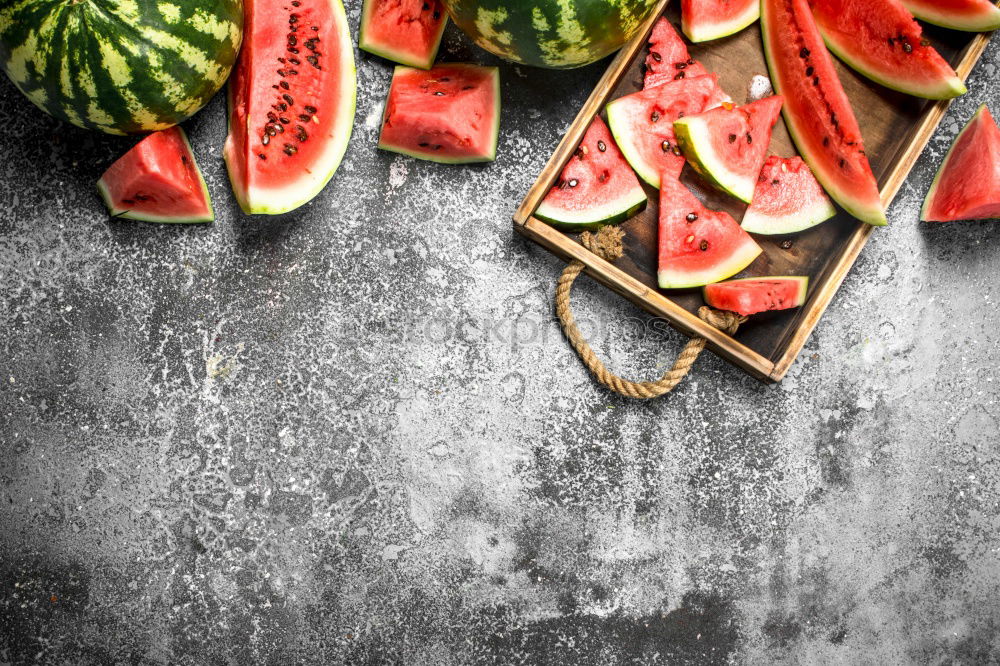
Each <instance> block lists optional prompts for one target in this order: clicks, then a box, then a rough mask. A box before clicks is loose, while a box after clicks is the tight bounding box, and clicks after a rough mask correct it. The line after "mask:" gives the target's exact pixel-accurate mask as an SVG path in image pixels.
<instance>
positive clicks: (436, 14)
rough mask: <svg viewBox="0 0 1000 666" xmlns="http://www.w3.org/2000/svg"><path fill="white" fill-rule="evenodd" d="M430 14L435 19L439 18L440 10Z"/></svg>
mask: <svg viewBox="0 0 1000 666" xmlns="http://www.w3.org/2000/svg"><path fill="white" fill-rule="evenodd" d="M431 16H432V17H433V18H434V20H435V21H437V20H438V19H439V18H441V12H434V13H433V14H432V15H431Z"/></svg>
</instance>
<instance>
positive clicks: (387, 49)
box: [358, 0, 448, 69]
mask: <svg viewBox="0 0 1000 666" xmlns="http://www.w3.org/2000/svg"><path fill="white" fill-rule="evenodd" d="M377 1H378V0H364V5H363V6H362V8H361V23H360V24H359V26H358V48H359V49H361V50H362V51H367V52H368V53H371V54H373V55H377V56H379V57H380V58H385V59H386V60H391V61H392V62H397V63H399V64H400V65H407V66H408V67H415V68H417V69H430V68H431V67H432V66H433V65H434V59H435V58H437V53H438V49H439V48H441V38H442V37H443V36H444V29H445V27H447V25H448V16H447V14H446V15H445V16H444V18H443V19H442V20H441V25H440V26H439V27H438V31H437V35H435V37H434V43H433V45H432V48H431V49H430V52H429V53H428V57H427V59H426V60H417V59H416V58H411V57H410V56H409V55H408V54H404V53H402V52H399V51H395V50H394V49H393V48H392V47H391V46H389V45H388V44H384V45H378V44H374V43H372V42H369V40H368V38H367V35H366V32H367V30H366V26H367V25H368V19H369V18H370V17H371V11H372V5H373V4H374V3H375V2H377Z"/></svg>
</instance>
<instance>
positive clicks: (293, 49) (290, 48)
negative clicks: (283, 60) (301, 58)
mask: <svg viewBox="0 0 1000 666" xmlns="http://www.w3.org/2000/svg"><path fill="white" fill-rule="evenodd" d="M288 52H289V53H298V52H299V50H298V49H296V48H292V47H291V46H289V47H288Z"/></svg>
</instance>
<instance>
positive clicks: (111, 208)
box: [97, 178, 215, 224]
mask: <svg viewBox="0 0 1000 666" xmlns="http://www.w3.org/2000/svg"><path fill="white" fill-rule="evenodd" d="M201 185H202V191H203V193H204V195H205V204H206V207H205V209H204V210H203V211H202V212H199V213H196V214H193V215H190V216H180V217H174V216H165V215H153V214H149V213H142V212H137V211H133V210H132V209H129V208H119V207H118V206H116V205H115V203H114V198H113V196H112V194H111V191H110V189H109V187H108V185H107V183H105V182H104V179H103V178H102V179H101V180H99V181H97V191H98V192H99V193H100V195H101V198H102V199H103V200H104V204H105V205H106V206H107V207H108V212H109V213H110V214H111V217H113V218H115V219H125V220H135V221H136V222H155V223H159V224H204V223H207V222H214V221H215V210H214V209H213V207H212V200H211V199H210V198H209V196H208V188H207V187H206V186H205V181H204V180H202V182H201Z"/></svg>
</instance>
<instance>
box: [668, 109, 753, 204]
mask: <svg viewBox="0 0 1000 666" xmlns="http://www.w3.org/2000/svg"><path fill="white" fill-rule="evenodd" d="M674 134H675V135H676V136H677V145H679V146H680V147H681V152H683V153H684V157H686V158H687V161H688V164H690V165H691V168H693V169H694V170H695V171H697V172H698V173H699V174H701V175H702V176H703V177H704V178H705V179H706V180H708V181H709V182H710V183H712V184H713V185H715V186H716V187H718V188H719V189H720V190H722V191H723V192H725V193H726V194H729V195H731V196H734V197H736V198H737V199H739V200H740V201H742V202H744V203H750V202H751V201H752V200H753V191H754V188H755V187H756V185H757V178H756V176H741V175H740V174H737V173H734V172H733V171H731V170H730V169H729V167H728V166H727V164H726V160H725V159H723V158H722V156H720V155H718V154H716V153H714V152H713V151H711V150H708V148H709V147H710V146H711V145H712V135H711V131H710V130H709V129H708V124H707V123H706V122H705V119H704V118H698V117H696V116H689V117H687V118H681V119H679V120H677V121H675V122H674Z"/></svg>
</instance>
